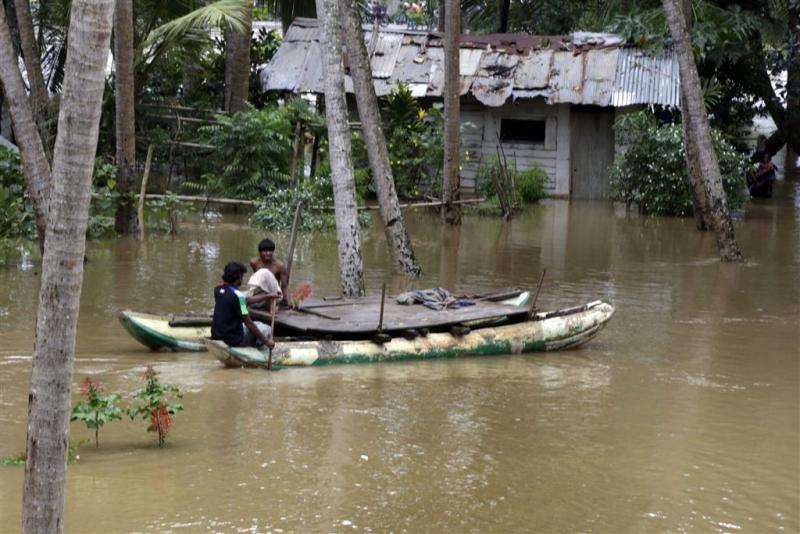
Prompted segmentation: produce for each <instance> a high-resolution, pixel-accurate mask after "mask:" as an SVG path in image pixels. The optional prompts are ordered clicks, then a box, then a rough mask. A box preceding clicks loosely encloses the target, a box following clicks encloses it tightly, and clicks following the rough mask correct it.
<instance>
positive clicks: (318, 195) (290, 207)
mask: <svg viewBox="0 0 800 534" xmlns="http://www.w3.org/2000/svg"><path fill="white" fill-rule="evenodd" d="M298 201H302V202H303V214H302V216H301V217H300V229H301V230H304V231H319V230H328V229H332V228H335V227H336V219H335V216H334V214H333V211H327V210H320V209H319V208H330V207H332V206H333V185H332V184H331V179H330V176H322V175H318V176H316V177H314V178H307V179H306V180H304V181H303V182H302V183H301V184H299V185H298V186H297V187H295V188H290V187H284V188H280V189H274V190H273V191H272V192H271V193H270V194H269V195H268V196H267V197H265V198H264V199H263V200H261V201H259V202H258V203H257V204H256V211H255V212H254V213H253V214H252V215H251V216H250V223H251V224H253V225H254V226H261V227H264V228H269V229H270V230H285V229H288V228H291V227H292V219H293V217H294V208H295V206H297V202H298ZM358 220H359V224H361V225H362V226H363V225H365V224H367V223H368V222H369V215H368V214H366V213H364V212H363V211H362V212H359V216H358Z"/></svg>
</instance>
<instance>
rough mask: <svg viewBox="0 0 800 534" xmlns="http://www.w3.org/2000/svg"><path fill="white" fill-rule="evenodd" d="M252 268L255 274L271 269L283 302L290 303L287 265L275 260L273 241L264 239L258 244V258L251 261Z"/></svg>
mask: <svg viewBox="0 0 800 534" xmlns="http://www.w3.org/2000/svg"><path fill="white" fill-rule="evenodd" d="M250 267H251V268H252V269H253V272H257V271H258V270H259V269H269V270H270V272H271V273H272V274H273V275H274V276H275V278H276V279H277V280H278V284H279V285H280V288H281V293H282V298H281V302H282V303H284V304H286V303H288V301H287V300H286V294H287V293H286V284H287V277H286V275H287V272H286V265H284V264H283V262H282V261H279V260H277V259H275V243H273V242H272V240H271V239H263V240H262V241H261V242H260V243H259V244H258V256H256V257H255V258H252V259H251V260H250Z"/></svg>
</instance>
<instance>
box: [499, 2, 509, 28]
mask: <svg viewBox="0 0 800 534" xmlns="http://www.w3.org/2000/svg"><path fill="white" fill-rule="evenodd" d="M499 1H500V5H499V6H498V8H499V9H498V10H497V28H496V30H497V33H506V32H507V31H508V11H509V9H510V8H511V0H499Z"/></svg>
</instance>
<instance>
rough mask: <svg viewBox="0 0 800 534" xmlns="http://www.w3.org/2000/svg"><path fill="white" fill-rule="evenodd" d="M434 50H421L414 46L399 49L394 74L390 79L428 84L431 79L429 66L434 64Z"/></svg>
mask: <svg viewBox="0 0 800 534" xmlns="http://www.w3.org/2000/svg"><path fill="white" fill-rule="evenodd" d="M433 50H434V49H427V50H425V51H424V53H423V49H422V48H421V47H419V46H416V45H404V46H402V47H400V53H399V54H398V56H397V62H396V64H395V68H394V72H393V73H392V77H391V79H392V80H394V81H401V82H403V83H428V82H430V77H431V66H432V65H433V62H434V55H433V53H432V52H433Z"/></svg>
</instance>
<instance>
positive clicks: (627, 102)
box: [261, 18, 680, 198]
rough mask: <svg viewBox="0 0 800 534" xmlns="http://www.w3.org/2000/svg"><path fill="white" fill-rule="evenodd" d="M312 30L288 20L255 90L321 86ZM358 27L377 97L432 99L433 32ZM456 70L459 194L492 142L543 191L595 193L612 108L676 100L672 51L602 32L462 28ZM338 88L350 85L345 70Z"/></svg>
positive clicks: (491, 151) (436, 62)
mask: <svg viewBox="0 0 800 534" xmlns="http://www.w3.org/2000/svg"><path fill="white" fill-rule="evenodd" d="M320 34H321V31H320V29H319V28H318V25H317V21H316V20H315V19H302V18H298V19H295V20H294V22H293V23H292V25H291V26H290V27H289V30H288V31H287V33H286V35H285V37H284V40H283V43H282V44H281V46H280V48H279V49H278V51H277V52H276V53H275V56H274V57H273V58H272V61H271V62H270V63H269V65H267V67H266V68H264V69H263V70H262V71H261V86H262V88H263V90H264V91H265V92H266V91H280V92H288V93H297V94H302V93H316V94H322V93H323V82H322V80H323V69H322V52H321V49H320V46H321V45H320ZM364 34H365V39H367V41H368V42H369V49H370V50H372V56H371V66H372V77H373V83H374V85H375V91H376V93H377V95H378V97H381V96H385V95H388V94H389V93H391V92H392V90H394V88H395V87H397V86H398V84H404V85H406V86H407V87H408V88H410V90H411V92H412V94H413V95H414V96H415V97H417V98H418V99H421V100H426V101H435V100H440V99H441V96H442V89H443V85H444V48H443V44H444V43H443V39H442V35H440V34H432V33H428V32H423V31H415V30H410V29H407V28H406V27H403V26H396V25H388V26H385V27H383V26H382V27H380V28H379V31H377V32H373V31H372V27H371V26H369V25H367V26H365V27H364ZM460 74H461V120H462V121H463V122H465V123H470V124H471V125H473V127H471V128H466V129H465V131H464V133H463V135H462V147H463V149H464V151H465V153H466V157H465V158H463V165H462V189H464V190H467V191H468V190H471V189H474V188H475V174H476V171H477V169H478V166H479V165H480V163H481V161H482V160H483V159H484V158H485V157H491V156H493V155H495V154H496V153H497V146H498V145H499V144H502V147H503V151H504V153H505V154H506V156H507V157H509V159H512V158H513V159H515V160H516V164H517V168H518V169H519V170H524V169H527V168H530V167H532V166H539V167H541V168H542V169H543V170H544V171H545V172H546V173H547V175H548V177H549V181H548V184H547V189H548V193H549V194H551V195H553V196H560V197H571V198H605V197H607V196H608V192H609V191H608V190H609V188H608V166H609V165H610V164H611V162H612V161H613V158H614V154H615V151H616V145H615V142H614V131H613V128H612V126H613V123H614V120H615V117H616V116H617V114H618V113H624V112H626V111H628V110H631V109H638V108H640V107H641V106H643V105H661V106H667V107H677V106H678V105H679V94H680V80H679V76H678V62H677V58H676V56H675V55H674V53H672V52H662V53H660V54H652V53H647V52H645V51H643V50H642V49H641V48H638V47H635V46H628V45H626V44H625V43H624V42H623V39H622V38H621V37H619V36H616V35H612V34H597V33H579V32H576V33H574V34H572V35H569V36H549V37H548V36H531V35H517V34H495V35H485V36H471V35H462V37H461V50H460ZM345 88H346V90H347V92H348V93H352V91H353V85H352V80H351V79H350V77H349V76H347V77H346V79H345Z"/></svg>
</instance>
